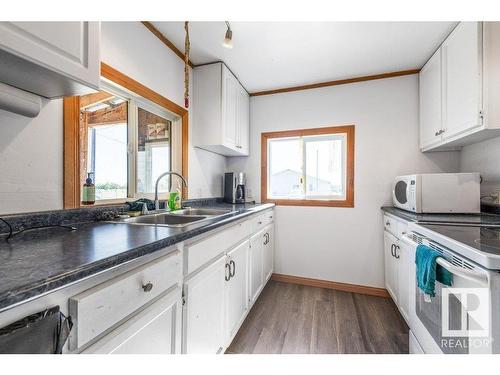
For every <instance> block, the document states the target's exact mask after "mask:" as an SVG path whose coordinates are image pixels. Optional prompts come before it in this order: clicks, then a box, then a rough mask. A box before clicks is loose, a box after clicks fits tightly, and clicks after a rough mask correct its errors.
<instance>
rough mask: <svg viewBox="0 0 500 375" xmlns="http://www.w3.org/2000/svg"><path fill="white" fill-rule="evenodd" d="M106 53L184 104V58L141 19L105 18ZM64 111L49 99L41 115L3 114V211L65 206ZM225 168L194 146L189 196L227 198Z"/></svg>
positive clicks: (0, 121)
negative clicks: (225, 195) (145, 25)
mask: <svg viewBox="0 0 500 375" xmlns="http://www.w3.org/2000/svg"><path fill="white" fill-rule="evenodd" d="M101 54H102V60H103V61H104V62H106V63H108V64H109V65H111V66H112V67H114V68H116V69H118V70H119V71H121V72H122V73H124V74H126V75H128V76H130V77H132V78H134V79H135V80H137V81H139V82H141V83H142V84H144V85H146V86H148V87H149V88H151V89H152V90H154V91H157V92H158V93H160V94H161V95H163V96H165V97H167V98H168V99H170V100H172V101H174V102H176V103H177V104H179V105H183V103H184V65H183V62H182V60H181V59H179V57H178V56H177V55H175V54H174V53H173V52H172V51H171V50H169V49H168V48H167V47H166V46H165V45H164V44H163V43H161V41H160V40H158V38H156V37H155V36H154V35H153V34H152V33H151V32H150V31H149V30H147V29H146V28H145V27H144V26H143V25H142V24H141V23H140V22H103V23H102V45H101ZM191 91H192V90H191ZM193 104H194V103H193ZM62 115H63V114H62V100H52V101H47V102H46V103H44V107H43V109H42V111H41V113H40V115H39V116H38V117H37V118H35V119H26V118H22V117H19V116H15V115H12V114H9V113H5V112H0V213H13V212H26V211H40V210H48V209H60V208H62V206H63V123H62ZM193 125H194V124H193V123H192V121H190V129H192V127H193ZM190 133H192V131H191V130H190ZM225 166H226V158H225V157H223V156H220V155H216V154H213V153H210V152H207V151H203V150H198V149H194V148H193V147H192V146H191V144H190V147H189V176H188V177H189V196H190V197H191V198H198V197H209V196H221V194H222V190H221V182H220V181H221V178H222V173H223V171H224V169H225Z"/></svg>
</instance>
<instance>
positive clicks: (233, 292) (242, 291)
mask: <svg viewBox="0 0 500 375" xmlns="http://www.w3.org/2000/svg"><path fill="white" fill-rule="evenodd" d="M248 249H249V241H248V240H247V241H245V242H243V243H242V244H241V245H239V246H237V247H236V248H235V249H233V250H231V251H230V252H229V253H228V254H227V261H228V262H229V265H230V275H231V277H230V279H229V280H228V281H227V282H226V306H227V309H226V312H227V319H226V322H227V336H228V338H227V341H229V340H231V339H232V338H233V337H234V335H235V334H236V332H237V331H238V328H239V327H240V325H241V323H242V322H243V318H244V317H245V314H246V312H247V310H248Z"/></svg>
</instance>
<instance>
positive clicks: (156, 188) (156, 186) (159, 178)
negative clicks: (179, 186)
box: [155, 171, 188, 210]
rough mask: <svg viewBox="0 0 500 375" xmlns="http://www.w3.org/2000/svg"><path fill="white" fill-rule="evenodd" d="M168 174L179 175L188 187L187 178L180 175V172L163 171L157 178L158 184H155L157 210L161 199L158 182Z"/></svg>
mask: <svg viewBox="0 0 500 375" xmlns="http://www.w3.org/2000/svg"><path fill="white" fill-rule="evenodd" d="M168 175H175V176H177V177H179V178H180V179H181V180H182V183H183V184H184V186H185V187H187V186H188V185H187V182H186V179H185V178H184V177H183V176H182V175H180V174H179V173H176V172H171V171H169V172H165V173H162V174H161V175H160V176H158V178H157V179H156V184H155V210H159V209H160V201H159V200H158V183H159V182H160V180H161V179H162V178H163V177H165V176H168Z"/></svg>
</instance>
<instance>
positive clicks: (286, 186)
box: [261, 125, 354, 207]
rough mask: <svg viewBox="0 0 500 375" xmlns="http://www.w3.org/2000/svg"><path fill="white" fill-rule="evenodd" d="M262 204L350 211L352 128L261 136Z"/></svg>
mask: <svg viewBox="0 0 500 375" xmlns="http://www.w3.org/2000/svg"><path fill="white" fill-rule="evenodd" d="M261 151H262V163H261V164H262V165H261V168H262V171H261V176H262V186H261V190H262V191H261V195H262V201H263V202H273V203H276V204H277V205H292V206H331V207H354V125H349V126H335V127H327V128H315V129H302V130H290V131H279V132H272V133H262V145H261Z"/></svg>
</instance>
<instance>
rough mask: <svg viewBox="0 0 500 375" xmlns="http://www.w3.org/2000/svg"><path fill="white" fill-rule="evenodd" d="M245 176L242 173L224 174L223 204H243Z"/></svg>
mask: <svg viewBox="0 0 500 375" xmlns="http://www.w3.org/2000/svg"><path fill="white" fill-rule="evenodd" d="M245 183H246V176H245V173H243V172H227V173H225V174H224V202H227V203H232V204H241V203H245Z"/></svg>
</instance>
